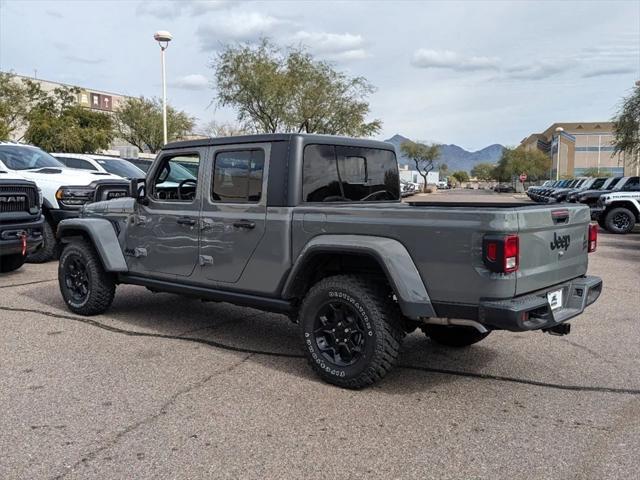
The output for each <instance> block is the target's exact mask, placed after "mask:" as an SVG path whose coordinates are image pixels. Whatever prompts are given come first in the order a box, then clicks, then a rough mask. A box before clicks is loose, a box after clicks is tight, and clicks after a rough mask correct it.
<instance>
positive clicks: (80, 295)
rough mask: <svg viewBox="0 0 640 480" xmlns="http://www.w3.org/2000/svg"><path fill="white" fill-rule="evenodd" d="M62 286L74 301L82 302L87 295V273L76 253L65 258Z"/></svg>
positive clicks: (88, 286)
mask: <svg viewBox="0 0 640 480" xmlns="http://www.w3.org/2000/svg"><path fill="white" fill-rule="evenodd" d="M64 286H65V287H66V289H67V291H68V292H69V296H70V297H71V298H72V299H73V301H74V302H75V303H83V302H84V301H85V300H86V298H87V296H88V295H89V288H90V285H89V275H88V274H87V269H86V267H85V264H84V262H83V260H82V258H81V257H79V256H78V255H73V256H71V258H69V259H67V264H66V268H65V272H64Z"/></svg>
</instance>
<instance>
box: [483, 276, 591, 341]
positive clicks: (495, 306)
mask: <svg viewBox="0 0 640 480" xmlns="http://www.w3.org/2000/svg"><path fill="white" fill-rule="evenodd" d="M560 289H562V307H560V308H558V309H556V310H552V309H551V306H550V305H549V301H548V300H547V293H549V292H554V291H557V290H560ZM601 292H602V280H601V279H600V277H594V276H584V277H578V278H575V279H573V280H571V281H569V282H564V283H560V284H558V285H554V286H553V287H549V288H546V289H544V290H540V291H537V292H534V293H530V294H527V295H523V296H520V297H515V298H513V299H510V300H487V301H482V302H481V303H480V308H479V311H478V321H479V322H480V323H482V324H484V325H486V326H487V327H489V328H493V329H499V330H510V331H512V332H522V331H526V330H539V329H542V328H550V327H553V326H555V325H558V324H560V323H563V322H566V321H567V320H570V319H571V318H573V317H576V316H578V315H580V314H581V313H582V312H583V311H584V309H585V308H586V307H588V306H589V305H591V304H592V303H594V302H595V301H596V300H597V299H598V297H599V296H600V293H601Z"/></svg>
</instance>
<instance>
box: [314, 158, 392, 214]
mask: <svg viewBox="0 0 640 480" xmlns="http://www.w3.org/2000/svg"><path fill="white" fill-rule="evenodd" d="M302 176H303V184H302V195H303V200H304V201H305V202H366V201H390V200H397V199H399V198H400V186H399V176H398V164H397V161H396V156H395V154H394V153H393V152H391V151H389V150H382V149H377V148H362V147H346V146H336V145H307V146H306V147H305V150H304V164H303V175H302Z"/></svg>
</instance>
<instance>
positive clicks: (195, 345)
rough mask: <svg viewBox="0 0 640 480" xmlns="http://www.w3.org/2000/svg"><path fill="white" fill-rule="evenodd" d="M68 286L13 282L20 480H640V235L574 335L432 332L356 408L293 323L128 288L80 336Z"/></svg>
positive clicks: (602, 266)
mask: <svg viewBox="0 0 640 480" xmlns="http://www.w3.org/2000/svg"><path fill="white" fill-rule="evenodd" d="M445 195H448V196H449V197H451V198H453V196H455V194H454V195H453V196H452V194H445ZM460 195H473V194H467V193H464V194H460ZM467 198H469V197H467ZM56 270H57V264H56V263H49V264H45V265H26V266H25V267H23V268H22V269H20V270H19V271H17V272H14V273H12V274H5V275H3V276H1V277H0V328H1V329H2V332H3V340H2V342H0V406H1V408H2V416H1V417H0V418H1V419H2V425H1V426H2V428H1V429H0V478H1V479H3V480H8V479H17V478H19V479H35V478H38V479H40V478H51V479H53V478H69V479H73V478H78V479H80V478H82V479H87V478H88V479H91V478H101V479H103V478H107V479H117V478H122V479H124V478H127V479H128V478H136V479H146V478H154V479H155V478H189V479H194V478H230V479H231V478H248V479H249V478H255V479H265V478H268V479H277V478H308V479H315V478H318V479H325V478H330V477H333V476H339V477H341V478H385V479H388V478H457V479H469V478H488V479H497V478H505V479H512V478H553V479H558V478H560V479H569V478H571V479H573V478H575V479H585V478H593V479H603V478H612V479H613V478H615V479H618V478H637V476H638V473H637V472H638V468H639V467H640V456H639V455H638V451H639V450H640V376H639V375H638V371H640V347H639V343H638V338H640V327H639V325H638V321H639V317H638V305H639V300H640V289H639V287H638V285H640V234H631V235H627V236H613V235H609V234H606V233H601V237H600V245H599V249H598V252H596V253H595V254H593V255H592V256H591V264H590V273H591V274H594V275H600V276H601V277H603V279H604V282H605V288H604V292H603V294H602V296H601V298H600V300H599V301H598V302H597V303H596V304H595V305H594V306H592V307H591V308H590V309H589V310H588V311H587V312H586V313H585V314H583V315H582V316H581V317H579V318H578V319H576V320H575V321H573V322H572V324H573V331H572V333H571V335H569V336H566V337H554V336H550V335H547V334H542V333H504V332H494V333H493V334H492V335H490V336H489V337H488V338H487V339H486V340H485V341H483V342H482V343H480V344H478V345H475V346H473V347H471V348H468V349H463V350H451V349H447V348H443V347H439V346H437V345H434V344H432V343H431V342H430V341H429V340H427V339H426V338H425V337H424V336H423V335H421V334H420V333H417V332H416V333H413V334H411V335H409V336H408V337H407V339H406V342H405V346H404V350H403V354H402V357H401V360H400V363H401V366H400V367H399V368H396V369H395V370H394V371H393V372H391V374H390V375H389V376H388V377H387V378H386V379H385V380H384V381H383V382H381V383H380V384H379V385H377V386H375V387H374V388H370V389H368V390H364V391H357V392H354V391H348V390H341V389H338V388H335V387H331V386H328V385H326V384H323V383H321V382H320V381H318V380H317V379H316V377H315V376H314V375H313V373H312V372H311V370H310V369H309V368H308V367H307V365H306V364H305V362H304V360H303V359H302V358H301V350H300V341H299V339H298V333H297V329H296V327H295V325H293V324H291V323H290V322H289V321H288V320H287V319H286V318H285V317H282V316H278V315H274V314H265V313H262V312H259V311H256V310H252V309H248V308H240V307H235V306H232V305H228V304H214V303H202V302H199V301H196V300H190V299H185V298H182V297H179V296H176V295H170V294H153V293H151V292H149V291H147V290H145V289H144V288H139V287H132V286H121V287H119V288H118V292H117V295H116V300H115V302H114V304H113V307H112V308H111V310H110V311H109V312H108V313H107V314H105V315H100V316H96V317H92V318H90V319H88V318H81V317H78V316H76V315H74V314H71V313H69V312H68V311H67V310H66V308H65V307H64V305H63V303H62V301H61V299H60V295H59V292H58V287H57V280H56Z"/></svg>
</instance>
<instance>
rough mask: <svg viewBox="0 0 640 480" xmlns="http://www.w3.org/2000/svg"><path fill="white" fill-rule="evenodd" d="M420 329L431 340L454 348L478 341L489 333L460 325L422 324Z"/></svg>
mask: <svg viewBox="0 0 640 480" xmlns="http://www.w3.org/2000/svg"><path fill="white" fill-rule="evenodd" d="M420 329H421V330H422V331H423V332H424V334H425V335H426V336H427V337H429V338H430V339H431V340H432V341H433V342H435V343H437V344H440V345H444V346H446V347H455V348H462V347H468V346H469V345H473V344H474V343H478V342H479V341H481V340H484V339H485V338H487V336H488V335H489V334H490V333H491V332H484V333H481V332H479V331H478V330H476V329H475V328H473V327H466V326H462V325H422V326H421V327H420Z"/></svg>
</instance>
